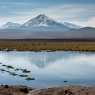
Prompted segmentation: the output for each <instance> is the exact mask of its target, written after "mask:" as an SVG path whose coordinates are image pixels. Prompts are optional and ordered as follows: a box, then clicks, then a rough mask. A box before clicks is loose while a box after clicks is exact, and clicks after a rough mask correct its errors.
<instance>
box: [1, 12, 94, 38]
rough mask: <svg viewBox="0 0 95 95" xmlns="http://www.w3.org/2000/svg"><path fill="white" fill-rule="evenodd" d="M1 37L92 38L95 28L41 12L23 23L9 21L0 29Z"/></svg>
mask: <svg viewBox="0 0 95 95" xmlns="http://www.w3.org/2000/svg"><path fill="white" fill-rule="evenodd" d="M0 38H1V39H32V38H33V39H34V38H36V39H37V38H38V39H39V38H40V39H45V38H47V39H92V38H95V28H93V27H82V26H79V25H75V24H73V23H69V22H64V23H60V22H57V21H55V20H53V19H51V18H49V17H48V16H46V15H44V14H40V15H38V16H36V17H34V18H32V19H30V20H28V21H26V22H25V23H23V24H19V23H14V22H7V23H6V24H4V25H3V26H2V27H1V29H0Z"/></svg>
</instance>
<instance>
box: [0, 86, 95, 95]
mask: <svg viewBox="0 0 95 95" xmlns="http://www.w3.org/2000/svg"><path fill="white" fill-rule="evenodd" d="M0 95H95V87H84V86H64V87H53V88H45V89H33V88H30V87H26V86H8V85H1V86H0Z"/></svg>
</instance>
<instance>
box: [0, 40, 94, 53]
mask: <svg viewBox="0 0 95 95" xmlns="http://www.w3.org/2000/svg"><path fill="white" fill-rule="evenodd" d="M6 48H8V49H16V50H18V51H40V50H51V51H55V50H72V51H95V42H94V41H88V42H87V41H48V40H45V41H44V40H36V41H35V40H30V41H25V40H4V41H3V40H0V49H1V50H2V49H6Z"/></svg>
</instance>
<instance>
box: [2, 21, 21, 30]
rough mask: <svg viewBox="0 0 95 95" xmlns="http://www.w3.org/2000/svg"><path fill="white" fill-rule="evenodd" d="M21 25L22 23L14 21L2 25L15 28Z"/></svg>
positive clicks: (4, 27) (5, 27)
mask: <svg viewBox="0 0 95 95" xmlns="http://www.w3.org/2000/svg"><path fill="white" fill-rule="evenodd" d="M18 27H20V24H18V23H13V22H7V23H6V24H4V25H3V26H2V28H3V29H13V28H18Z"/></svg>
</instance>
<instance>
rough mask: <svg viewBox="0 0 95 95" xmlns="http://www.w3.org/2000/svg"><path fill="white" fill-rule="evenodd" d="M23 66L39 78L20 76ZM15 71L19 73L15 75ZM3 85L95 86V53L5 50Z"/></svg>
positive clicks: (0, 59)
mask: <svg viewBox="0 0 95 95" xmlns="http://www.w3.org/2000/svg"><path fill="white" fill-rule="evenodd" d="M6 66H7V67H6ZM8 66H11V68H8ZM16 69H17V70H16ZM23 69H25V70H28V71H31V72H29V74H28V73H27V74H28V75H29V77H33V78H35V80H26V78H25V77H22V76H19V75H21V74H22V71H21V70H23ZM9 72H10V73H9ZM11 72H12V73H15V74H17V75H12V73H11ZM23 74H25V73H23ZM0 84H9V85H26V86H32V87H52V86H64V85H68V84H69V85H72V84H73V85H95V53H94V52H72V51H56V52H44V51H43V52H4V51H1V52H0Z"/></svg>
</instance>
